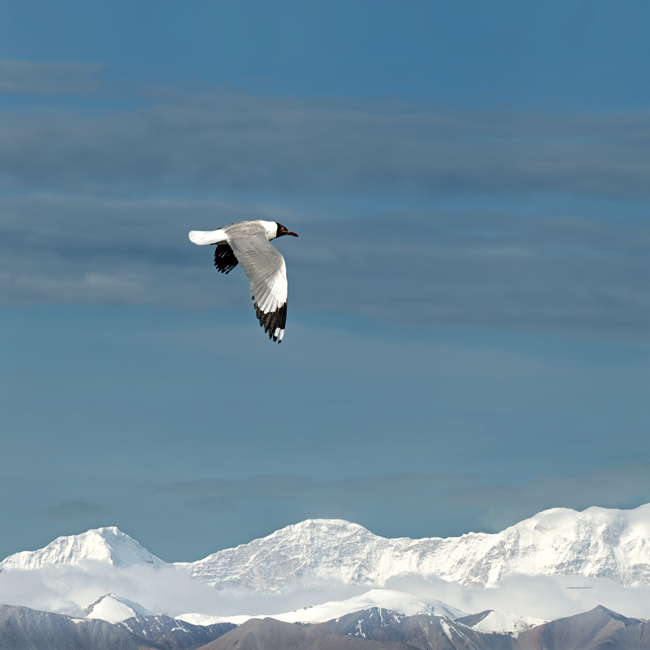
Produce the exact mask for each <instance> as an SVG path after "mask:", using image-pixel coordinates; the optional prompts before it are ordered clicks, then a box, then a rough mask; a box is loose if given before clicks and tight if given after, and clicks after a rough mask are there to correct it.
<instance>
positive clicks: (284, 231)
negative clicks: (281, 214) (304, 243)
mask: <svg viewBox="0 0 650 650" xmlns="http://www.w3.org/2000/svg"><path fill="white" fill-rule="evenodd" d="M275 223H276V224H277V225H278V234H277V235H276V237H282V236H283V235H291V236H292V237H297V236H298V235H296V233H295V232H291V231H290V230H289V229H288V228H285V227H284V226H283V225H282V224H281V223H278V222H277V221H276V222H275Z"/></svg>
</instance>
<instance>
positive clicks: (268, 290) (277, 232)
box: [189, 220, 298, 342]
mask: <svg viewBox="0 0 650 650" xmlns="http://www.w3.org/2000/svg"><path fill="white" fill-rule="evenodd" d="M282 235H293V236H294V237H297V236H298V235H296V234H295V233H293V232H291V231H290V230H287V228H285V227H284V226H282V225H280V224H278V223H276V222H275V221H261V220H260V221H239V222H237V223H231V224H229V225H227V226H223V227H222V228H218V229H217V230H209V231H203V230H192V231H190V233H189V238H190V241H191V242H193V243H194V244H197V245H199V246H205V245H208V244H216V246H217V248H216V250H215V258H214V264H215V267H216V268H217V270H218V271H220V272H222V273H229V272H230V271H231V270H232V269H233V268H234V267H235V266H237V264H238V263H239V264H241V266H242V268H243V269H244V272H245V273H246V275H247V276H248V279H249V280H250V283H251V294H252V296H253V300H254V302H255V311H256V314H257V318H258V319H259V321H260V325H261V326H262V327H263V328H264V331H265V332H267V333H268V334H269V336H270V338H271V339H272V340H273V341H278V342H280V341H282V337H283V336H284V326H285V322H286V316H287V286H288V285H287V267H286V264H285V262H284V258H283V257H282V255H280V253H278V251H277V250H276V249H275V248H273V246H271V244H270V243H269V242H270V241H271V240H272V239H275V238H276V237H281V236H282Z"/></svg>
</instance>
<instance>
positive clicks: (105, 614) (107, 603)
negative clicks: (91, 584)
mask: <svg viewBox="0 0 650 650" xmlns="http://www.w3.org/2000/svg"><path fill="white" fill-rule="evenodd" d="M85 612H86V618H99V619H101V620H103V621H108V622H109V623H120V622H122V621H125V620H126V619H127V618H132V617H133V616H151V615H153V612H151V611H149V610H148V609H145V608H144V607H142V605H140V604H139V603H136V602H134V601H132V600H129V599H128V598H123V597H120V596H116V595H115V594H106V595H105V596H102V597H101V598H100V599H99V600H98V601H96V602H94V603H92V604H91V605H89V606H88V607H87V608H86V610H85Z"/></svg>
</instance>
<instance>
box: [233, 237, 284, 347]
mask: <svg viewBox="0 0 650 650" xmlns="http://www.w3.org/2000/svg"><path fill="white" fill-rule="evenodd" d="M229 234H230V233H229ZM242 235H243V233H242ZM228 243H229V244H230V247H231V248H232V250H233V252H234V254H235V257H236V258H237V260H238V261H239V263H240V264H241V266H242V268H243V269H244V272H245V273H246V275H247V276H248V279H249V280H250V283H251V294H252V296H253V301H254V303H255V313H256V314H257V318H258V320H259V321H260V325H261V326H262V327H263V328H264V331H265V332H267V333H268V335H269V338H271V339H272V340H273V341H278V343H280V342H281V341H282V337H283V336H284V326H285V324H286V322H287V267H286V264H285V263H284V257H282V255H280V253H278V251H277V250H276V249H275V248H273V246H272V245H271V243H270V242H269V240H268V239H267V236H266V232H264V230H263V229H260V231H259V232H257V231H254V232H250V231H249V232H247V233H246V235H245V236H241V237H238V236H237V235H236V234H235V233H232V234H230V236H229V238H228Z"/></svg>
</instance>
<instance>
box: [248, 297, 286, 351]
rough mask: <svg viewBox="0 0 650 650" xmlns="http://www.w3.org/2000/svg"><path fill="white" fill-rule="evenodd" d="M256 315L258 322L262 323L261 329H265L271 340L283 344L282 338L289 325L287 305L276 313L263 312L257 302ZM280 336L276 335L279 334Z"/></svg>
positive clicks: (282, 306)
mask: <svg viewBox="0 0 650 650" xmlns="http://www.w3.org/2000/svg"><path fill="white" fill-rule="evenodd" d="M253 302H254V304H255V315H256V316H257V320H259V322H260V327H263V328H264V331H265V332H266V333H267V334H268V335H269V338H270V339H271V340H272V341H274V342H276V343H282V337H283V336H284V328H285V325H286V324H287V303H286V302H285V303H284V304H283V305H281V306H280V307H278V308H277V309H276V310H275V311H269V312H263V311H262V310H261V309H260V308H259V307H258V306H257V303H256V302H255V299H254V298H253ZM278 330H279V334H276V332H278Z"/></svg>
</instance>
